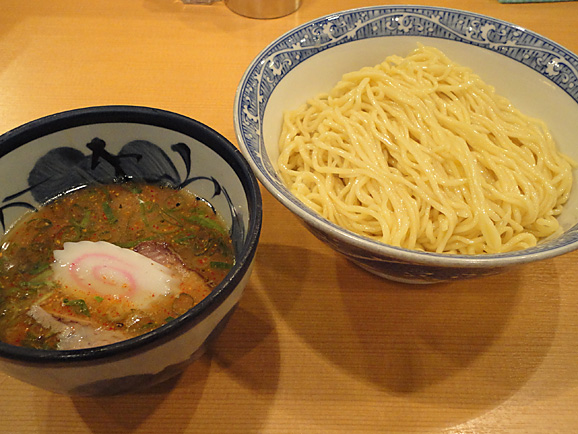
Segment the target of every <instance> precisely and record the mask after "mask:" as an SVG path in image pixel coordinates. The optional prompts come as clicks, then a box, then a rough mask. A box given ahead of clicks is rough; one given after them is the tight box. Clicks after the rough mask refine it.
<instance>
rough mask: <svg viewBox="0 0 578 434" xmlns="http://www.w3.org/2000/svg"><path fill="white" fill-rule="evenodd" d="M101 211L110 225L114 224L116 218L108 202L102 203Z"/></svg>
mask: <svg viewBox="0 0 578 434" xmlns="http://www.w3.org/2000/svg"><path fill="white" fill-rule="evenodd" d="M102 211H103V212H104V216H105V217H106V219H107V220H108V221H109V222H110V223H116V217H115V215H114V213H113V212H112V208H111V207H110V204H109V203H108V202H103V203H102Z"/></svg>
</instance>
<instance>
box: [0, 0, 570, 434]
mask: <svg viewBox="0 0 578 434" xmlns="http://www.w3.org/2000/svg"><path fill="white" fill-rule="evenodd" d="M381 3H385V2H384V1H383V0H303V5H302V7H301V8H300V10H299V11H298V12H297V13H294V14H292V15H290V16H287V17H285V18H281V19H276V20H269V21H262V20H252V19H248V18H243V17H241V16H238V15H235V14H234V13H232V12H231V11H229V10H228V9H227V7H226V6H225V5H224V4H223V3H222V2H218V3H215V4H212V5H184V4H183V3H182V2H181V1H180V0H122V1H119V0H92V1H88V0H49V1H44V2H40V1H23V0H3V1H2V3H1V5H0V9H1V13H0V131H1V132H5V131H7V130H9V129H11V128H14V127H16V126H18V125H20V124H22V123H24V122H27V121H30V120H33V119H35V118H37V117H40V116H44V115H48V114H51V113H54V112H58V111H61V110H67V109H72V108H77V107H83V106H91V105H101V104H136V105H146V106H152V107H159V108H163V109H167V110H171V111H175V112H178V113H181V114H184V115H187V116H190V117H193V118H196V119H198V120H200V121H202V122H204V123H206V124H208V125H210V126H212V127H213V128H215V129H216V130H218V131H220V132H221V133H222V134H224V135H225V136H226V137H228V138H229V139H230V140H231V141H233V142H235V134H234V130H233V97H234V94H235V89H236V87H237V84H238V82H239V80H240V78H241V76H242V74H243V72H244V70H245V68H246V67H247V66H248V64H249V63H250V61H251V60H252V59H253V58H254V56H256V55H257V53H259V51H260V50H261V49H263V48H264V47H265V46H266V45H267V44H268V43H269V42H271V41H272V40H273V39H275V38H276V37H277V36H280V35H281V34H282V33H284V32H286V31H288V30H290V29H291V28H293V27H295V26H296V25H299V24H301V23H303V22H306V21H309V20H311V19H314V18H316V17H319V16H321V15H325V14H329V13H332V12H336V11H339V10H344V9H350V8H354V7H360V6H368V5H378V4H381ZM407 3H420V4H426V5H436V6H445V7H454V8H460V9H465V10H470V11H474V12H477V13H481V14H485V15H490V16H493V17H496V18H500V19H503V20H506V21H509V22H514V23H516V24H518V25H520V26H522V27H525V28H528V29H530V30H533V31H535V32H538V33H540V34H542V35H544V36H546V37H548V38H550V39H552V40H554V41H556V42H558V43H560V44H561V45H563V46H565V47H567V48H568V49H570V50H571V51H573V52H578V38H577V37H576V29H577V27H578V2H564V3H544V4H518V5H502V4H499V3H498V1H497V0H462V1H458V0H445V1H429V0H422V1H421V2H413V1H409V2H407ZM263 195H264V209H265V216H264V226H263V232H262V237H261V244H260V249H259V252H258V255H257V259H256V267H255V271H254V275H253V277H252V281H251V283H250V284H249V286H248V287H247V291H246V293H245V296H244V298H243V300H242V302H241V305H240V308H239V309H238V310H237V312H236V313H235V315H234V316H233V319H232V320H231V322H230V323H229V326H228V328H227V329H226V330H225V332H224V333H223V334H222V335H221V337H220V338H219V339H218V341H217V342H216V344H215V345H214V346H213V347H212V348H211V349H210V352H209V353H208V354H207V355H206V356H204V357H203V358H202V359H201V360H200V361H198V362H196V363H195V364H194V365H192V366H191V367H190V368H189V369H188V370H187V371H186V372H185V373H184V374H183V375H181V376H180V377H178V378H176V379H174V380H173V381H170V382H168V383H167V384H164V385H162V386H159V387H157V388H155V389H152V390H150V391H148V392H146V393H142V394H138V395H127V396H117V397H113V398H71V397H67V396H60V395H55V394H52V393H48V392H45V391H42V390H39V389H36V388H34V387H32V386H29V385H27V384H24V383H21V382H19V381H17V380H15V379H12V378H10V377H7V376H5V375H3V374H0V432H2V433H29V432H30V433H52V432H53V433H59V434H65V433H103V434H104V433H144V432H151V433H193V432H203V433H316V432H319V433H325V432H331V433H365V432H374V431H380V432H419V433H442V432H443V433H456V434H457V433H504V432H508V433H510V432H516V433H518V432H519V433H564V434H566V433H572V432H578V410H577V408H578V363H577V361H578V345H577V343H578V290H577V286H578V267H576V266H575V265H574V264H575V262H576V261H578V252H576V253H573V254H568V255H565V256H563V257H559V258H556V259H553V260H548V261H545V262H543V263H539V264H535V265H528V266H524V267H521V268H519V269H516V270H514V271H512V272H510V273H508V274H504V275H500V276H495V277H489V278H484V279H478V280H472V281H467V282H462V283H452V284H440V285H434V286H428V287H413V286H407V285H401V284H396V283H392V282H388V281H384V280H382V279H379V278H376V277H374V276H372V275H370V274H368V273H366V272H364V271H362V270H361V269H359V268H357V267H355V266H353V265H352V264H350V263H349V262H348V261H347V260H345V259H344V258H343V257H341V256H339V255H337V254H336V253H334V252H333V251H331V250H329V249H328V248H327V247H326V246H325V245H323V244H322V243H321V242H319V241H317V240H316V239H315V238H314V237H313V236H311V235H310V234H309V233H308V232H307V231H306V230H305V229H304V228H303V227H302V226H301V225H300V224H299V223H298V222H297V220H296V219H295V218H294V217H293V216H292V215H291V214H290V213H289V212H288V211H287V210H286V209H285V208H284V207H282V206H281V205H280V204H278V203H277V202H276V201H275V200H274V199H273V197H272V196H270V195H269V194H268V193H267V192H266V191H263Z"/></svg>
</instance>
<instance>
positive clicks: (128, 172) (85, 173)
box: [0, 137, 245, 252]
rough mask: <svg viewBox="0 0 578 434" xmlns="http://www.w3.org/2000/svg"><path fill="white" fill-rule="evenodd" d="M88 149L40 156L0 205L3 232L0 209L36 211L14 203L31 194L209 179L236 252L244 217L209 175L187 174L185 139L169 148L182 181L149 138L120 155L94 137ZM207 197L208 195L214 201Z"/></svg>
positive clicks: (42, 198)
mask: <svg viewBox="0 0 578 434" xmlns="http://www.w3.org/2000/svg"><path fill="white" fill-rule="evenodd" d="M86 147H87V148H88V149H89V150H90V151H91V153H90V154H88V155H85V154H84V153H83V152H82V151H80V150H78V149H76V148H71V147H59V148H54V149H52V150H50V151H48V152H47V153H46V154H45V155H43V156H42V157H40V158H39V159H38V160H37V161H36V164H35V165H34V167H33V168H32V170H31V171H30V173H29V174H28V188H26V189H24V190H22V191H19V192H17V193H15V194H12V195H10V196H7V197H6V198H4V200H3V201H2V202H3V203H5V205H2V206H0V224H1V225H2V228H3V230H4V231H6V224H5V216H4V210H6V209H9V208H14V207H22V208H27V209H30V210H36V207H35V206H34V205H33V204H31V203H28V202H24V201H22V200H18V201H13V200H15V199H18V198H19V197H21V196H23V195H24V194H26V193H28V192H30V193H31V194H32V197H33V198H34V200H35V201H36V202H37V203H40V204H43V203H46V202H47V201H49V200H51V199H53V198H55V197H57V196H59V195H61V194H63V193H66V192H69V191H72V190H74V189H76V188H79V187H82V186H85V185H90V184H96V183H100V184H110V183H114V182H123V181H126V180H134V181H142V182H147V183H152V184H163V185H169V186H171V187H173V188H184V187H186V186H188V185H189V184H191V183H193V182H195V181H199V180H204V181H210V182H212V184H213V186H214V191H213V195H212V198H214V197H216V196H219V195H221V194H222V195H224V197H225V199H226V201H227V204H228V208H229V212H230V215H231V222H232V224H231V230H230V234H231V236H232V238H233V243H234V248H235V251H236V252H238V251H240V250H238V249H240V247H241V245H242V243H243V240H244V239H245V231H244V226H243V224H242V215H241V214H239V213H238V212H237V210H236V209H235V207H234V205H233V202H232V200H231V198H230V196H229V194H228V193H227V191H226V190H225V189H224V188H223V187H222V186H221V184H220V183H219V182H218V181H217V180H216V179H215V178H213V177H207V176H197V177H194V176H191V172H192V158H191V149H190V147H189V146H188V145H186V144H185V143H176V144H174V145H172V146H171V150H172V151H174V152H175V154H176V155H178V156H179V157H180V158H181V160H182V162H183V164H184V165H185V171H186V174H185V179H184V180H181V177H180V175H179V172H178V171H177V168H176V167H175V165H174V164H173V161H172V160H171V159H170V157H169V156H168V155H167V154H166V153H165V152H164V151H163V150H162V149H161V148H160V147H159V146H157V145H155V144H154V143H151V142H149V141H147V140H133V141H131V142H129V143H127V144H126V145H124V146H123V147H122V149H121V150H120V151H119V152H118V154H116V155H115V154H112V153H110V152H109V151H107V150H106V142H105V141H104V140H102V139H100V138H98V137H95V138H94V139H92V140H91V141H90V142H89V143H87V144H86ZM212 198H211V199H212ZM209 200H210V199H209Z"/></svg>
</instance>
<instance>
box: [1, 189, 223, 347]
mask: <svg viewBox="0 0 578 434" xmlns="http://www.w3.org/2000/svg"><path fill="white" fill-rule="evenodd" d="M78 241H107V242H109V243H112V244H115V245H117V246H120V247H125V248H131V249H132V248H134V247H135V246H138V245H139V244H140V243H143V242H153V243H155V242H159V243H160V242H162V243H164V244H165V245H167V246H168V247H169V248H170V249H171V251H172V252H174V253H176V255H178V257H179V258H180V260H182V262H183V264H184V266H185V267H186V269H187V270H193V271H194V273H193V274H194V275H195V276H196V277H195V278H197V277H198V276H199V275H200V276H201V277H202V281H204V283H203V285H200V286H198V285H197V286H195V285H188V286H187V285H185V284H183V285H181V287H180V292H179V294H176V295H175V297H173V298H171V299H170V300H164V301H162V302H161V301H159V303H158V304H157V306H156V309H155V310H154V312H150V311H147V312H139V311H138V310H135V309H130V308H127V307H126V306H123V305H122V303H121V302H119V301H118V300H115V299H110V300H109V299H106V298H102V297H85V298H86V299H74V300H71V299H70V297H69V296H68V294H66V293H65V292H63V288H61V287H60V286H59V283H58V282H56V281H55V280H51V274H52V269H51V266H50V264H51V263H52V262H53V261H54V255H53V252H54V251H55V250H60V249H62V248H63V245H64V243H66V242H78ZM141 245H142V244H141ZM233 264H234V252H233V247H232V243H231V239H230V237H229V235H228V232H227V230H226V228H225V225H224V223H223V221H222V220H221V219H220V217H219V216H218V215H217V214H216V213H215V212H214V210H213V209H212V207H211V206H210V205H209V204H208V203H206V202H205V201H203V200H201V199H198V198H197V197H196V196H194V195H192V194H190V193H188V192H185V191H182V190H175V189H171V188H165V187H160V186H154V185H145V184H135V183H126V184H113V185H97V186H90V187H86V188H83V189H80V190H77V191H75V192H72V193H70V194H67V195H64V196H62V197H59V198H57V199H55V200H53V201H52V202H50V203H48V204H46V205H45V206H43V207H42V208H40V209H39V210H38V211H37V212H31V213H29V214H27V215H26V216H25V217H24V218H22V219H21V220H20V221H19V222H18V223H17V224H16V225H15V226H14V227H13V228H12V229H11V230H10V231H9V232H8V233H7V234H6V236H5V237H4V239H3V244H2V248H1V250H0V340H2V341H4V342H6V343H10V344H13V345H21V346H27V347H33V348H45V349H58V344H59V337H58V334H57V333H55V331H54V330H52V329H50V328H47V327H45V326H43V325H41V324H40V323H39V322H37V321H36V320H35V319H34V318H32V317H31V316H30V315H29V314H28V311H29V309H30V307H31V306H33V305H38V304H42V306H43V308H46V309H47V310H48V311H49V312H52V313H54V312H55V313H56V314H57V315H58V317H59V318H60V319H62V318H68V317H70V318H72V319H73V320H75V321H76V320H77V321H79V322H83V321H84V322H86V323H88V324H92V325H93V326H94V327H99V328H101V329H109V330H117V331H119V332H122V333H123V334H124V335H126V337H132V336H136V335H139V334H142V333H145V332H147V331H150V330H152V329H154V328H156V327H159V326H161V325H162V324H164V323H166V322H167V321H170V320H172V319H174V318H175V317H177V316H178V315H180V314H182V313H184V312H185V311H187V310H188V309H189V308H190V307H192V306H193V305H195V304H197V303H199V302H200V301H201V300H202V299H203V298H204V297H206V296H207V295H208V293H209V292H210V290H211V289H213V288H214V287H215V286H216V285H218V283H219V282H220V281H221V280H222V279H223V278H224V277H225V276H226V274H227V273H228V271H229V270H230V268H231V267H232V265H233ZM197 273H198V274H197ZM205 283H206V285H205ZM75 318H76V319H75Z"/></svg>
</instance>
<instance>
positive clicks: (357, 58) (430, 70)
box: [234, 6, 578, 283]
mask: <svg viewBox="0 0 578 434" xmlns="http://www.w3.org/2000/svg"><path fill="white" fill-rule="evenodd" d="M577 76H578V57H577V56H576V55H575V54H573V53H571V52H570V51H568V50H567V49H565V48H564V47H561V46H560V45H558V44H556V43H555V42H553V41H550V40H548V39H546V38H544V37H542V36H540V35H538V34H535V33H533V32H531V31H528V30H525V29H522V28H520V27H519V26H516V25H513V24H510V23H507V22H504V21H500V20H497V19H494V18H491V17H486V16H482V15H478V14H474V13H471V12H465V11H460V10H455V9H446V8H437V7H426V6H378V7H367V8H359V9H354V10H349V11H344V12H340V13H336V14H332V15H331V16H326V17H321V18H318V19H316V20H313V21H311V22H308V23H305V24H303V25H301V26H299V27H297V28H295V29H293V30H291V31H289V32H287V33H286V34H284V35H283V36H281V37H279V38H278V39H276V40H275V41H273V42H272V43H271V44H269V45H268V46H267V47H266V48H265V49H264V50H263V51H262V52H261V53H260V54H259V55H258V56H257V57H256V58H255V59H254V60H253V62H252V63H251V64H250V65H249V67H248V68H247V70H246V72H245V74H244V76H243V77H242V79H241V81H240V84H239V87H238V89H237V94H236V97H235V108H234V121H235V129H236V134H237V140H238V143H239V147H240V148H241V150H242V152H243V154H244V155H245V157H246V158H247V160H248V161H249V164H250V165H251V167H252V169H253V171H254V172H255V173H256V175H257V177H258V179H259V180H260V181H261V183H262V184H263V185H264V187H265V188H266V189H267V190H268V191H269V192H270V193H271V194H272V195H273V196H274V197H275V198H276V199H277V200H279V201H280V202H281V203H282V204H283V205H284V206H285V207H287V208H288V209H289V210H290V211H291V212H293V213H294V214H295V215H296V216H297V217H298V218H299V219H300V220H301V222H302V223H303V224H304V225H305V227H306V228H307V229H309V230H310V231H311V232H312V233H313V234H314V235H316V236H317V237H318V238H319V239H320V240H322V241H323V242H325V243H326V244H328V245H329V246H330V247H331V248H333V249H335V250H336V251H338V252H340V253H342V254H344V255H345V256H346V257H348V258H349V259H350V260H352V261H353V262H354V263H356V264H358V265H359V266H361V267H362V268H364V269H366V270H368V271H370V272H372V273H374V274H376V275H379V276H382V277H385V278H388V279H391V280H394V281H399V282H406V283H435V282H440V281H450V280H455V279H467V278H472V277H477V276H483V275H488V274H495V273H498V272H501V271H503V270H505V269H506V268H508V267H511V266H514V265H518V264H523V263H528V262H532V261H537V260H542V259H546V258H552V257H554V256H557V255H561V254H564V253H566V252H569V251H572V250H575V249H576V248H577V247H578V188H577V186H576V185H575V184H576V173H575V168H576V161H578V148H576V147H575V146H574V142H575V137H577V136H578V77H577Z"/></svg>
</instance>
